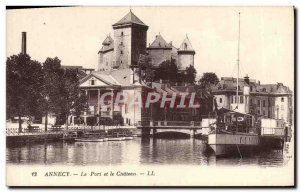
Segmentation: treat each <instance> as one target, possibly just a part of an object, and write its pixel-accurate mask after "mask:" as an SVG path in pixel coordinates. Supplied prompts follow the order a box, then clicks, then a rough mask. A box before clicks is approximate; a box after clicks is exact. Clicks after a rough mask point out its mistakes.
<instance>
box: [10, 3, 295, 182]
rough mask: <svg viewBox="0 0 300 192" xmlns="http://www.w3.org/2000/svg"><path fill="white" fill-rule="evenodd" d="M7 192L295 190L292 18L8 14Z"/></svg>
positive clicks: (280, 14) (190, 11) (271, 13)
mask: <svg viewBox="0 0 300 192" xmlns="http://www.w3.org/2000/svg"><path fill="white" fill-rule="evenodd" d="M6 34H7V36H6V39H7V41H6V43H7V44H6V53H7V55H6V57H7V58H6V167H7V168H6V177H7V181H6V184H7V185H8V186H153V187H157V186H212V187H218V186H294V167H295V165H294V163H295V161H294V160H295V154H294V143H295V139H296V138H295V135H294V131H295V127H294V113H295V109H294V99H295V96H294V8H293V7H292V6H291V7H134V6H128V7H63V8H62V7H50V8H49V7H48V8H22V9H7V10H6Z"/></svg>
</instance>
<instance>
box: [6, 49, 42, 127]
mask: <svg viewBox="0 0 300 192" xmlns="http://www.w3.org/2000/svg"><path fill="white" fill-rule="evenodd" d="M43 82H44V81H43V75H42V66H41V64H40V63H39V62H38V61H34V60H31V58H30V56H29V55H27V54H22V53H20V54H19V55H13V56H11V57H9V58H7V61H6V98H7V103H6V107H7V116H8V117H12V116H18V117H19V132H21V131H22V122H21V117H29V118H30V117H31V116H39V115H40V110H39V108H38V107H37V106H38V103H39V101H40V100H41V97H42V94H41V92H42V85H43Z"/></svg>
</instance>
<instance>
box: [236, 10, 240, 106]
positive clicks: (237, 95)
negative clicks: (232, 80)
mask: <svg viewBox="0 0 300 192" xmlns="http://www.w3.org/2000/svg"><path fill="white" fill-rule="evenodd" d="M240 14H241V13H240V12H239V38H238V55H237V80H236V109H238V106H239V71H240V25H241V22H240Z"/></svg>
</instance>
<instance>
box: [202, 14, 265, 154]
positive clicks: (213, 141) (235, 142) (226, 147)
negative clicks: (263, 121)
mask: <svg viewBox="0 0 300 192" xmlns="http://www.w3.org/2000/svg"><path fill="white" fill-rule="evenodd" d="M239 44H240V13H239V36H238V59H237V80H236V96H235V99H234V102H232V104H231V108H232V109H233V110H228V111H221V114H220V112H219V114H217V119H216V122H215V125H214V126H212V129H211V130H210V131H209V133H208V138H207V139H208V140H207V144H208V145H209V147H210V148H211V149H212V150H213V151H214V153H215V155H216V156H224V155H225V156H226V155H229V154H239V155H240V157H242V154H243V153H244V152H247V153H249V152H254V151H256V150H257V149H258V148H259V143H260V138H259V134H258V127H259V126H258V124H259V122H258V120H257V118H256V116H254V115H251V114H249V109H248V108H247V107H246V105H245V103H249V94H250V91H249V85H245V86H244V89H243V94H242V95H241V94H239V61H240V60H239V46H240V45H239ZM247 83H249V82H246V84H247ZM239 100H241V101H242V102H239Z"/></svg>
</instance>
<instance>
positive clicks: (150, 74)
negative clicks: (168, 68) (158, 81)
mask: <svg viewBox="0 0 300 192" xmlns="http://www.w3.org/2000/svg"><path fill="white" fill-rule="evenodd" d="M141 58H142V59H140V61H139V67H138V68H137V69H136V70H135V72H136V74H137V75H139V76H140V78H141V80H142V81H144V82H146V83H149V82H152V81H153V79H154V70H153V69H152V63H151V58H150V57H149V56H143V57H141Z"/></svg>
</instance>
